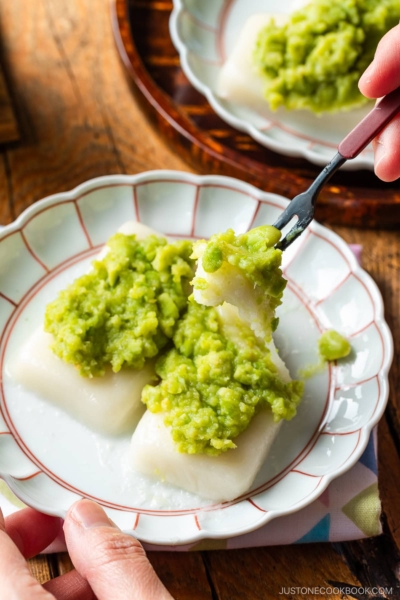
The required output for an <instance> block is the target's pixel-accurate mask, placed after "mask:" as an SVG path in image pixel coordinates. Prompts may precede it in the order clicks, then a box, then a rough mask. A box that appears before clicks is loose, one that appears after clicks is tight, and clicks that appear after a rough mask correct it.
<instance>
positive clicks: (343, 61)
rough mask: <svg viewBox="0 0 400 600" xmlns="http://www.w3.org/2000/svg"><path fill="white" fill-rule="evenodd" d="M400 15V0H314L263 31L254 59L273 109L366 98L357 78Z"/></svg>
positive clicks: (338, 105) (324, 106)
mask: <svg viewBox="0 0 400 600" xmlns="http://www.w3.org/2000/svg"><path fill="white" fill-rule="evenodd" d="M399 18H400V0H313V1H312V2H310V3H309V4H307V5H306V6H305V7H303V8H302V9H300V10H297V11H295V12H293V13H292V14H291V15H290V17H289V19H288V21H287V23H285V24H284V25H283V26H278V25H277V24H275V21H274V20H273V19H271V21H270V23H269V24H268V25H267V26H266V27H265V28H263V29H262V31H261V32H260V34H259V36H258V39H257V42H256V47H255V50H254V62H255V65H256V66H257V67H258V69H259V70H260V73H261V74H262V75H263V76H264V77H265V98H266V100H267V101H268V103H269V105H270V107H271V109H272V110H276V109H277V108H278V107H279V106H284V107H285V108H286V109H289V110H293V109H308V110H312V111H314V112H316V113H321V112H324V111H330V112H334V111H337V110H341V109H350V108H353V107H354V106H359V105H362V104H365V103H366V102H368V99H367V98H365V97H364V96H362V94H361V93H360V91H359V90H358V85H357V84H358V80H359V78H360V76H361V75H362V73H363V72H364V70H365V69H366V68H367V66H368V65H369V63H370V62H371V61H372V59H373V57H374V53H375V50H376V47H377V45H378V42H379V40H380V39H381V38H382V37H383V36H384V34H385V33H386V32H387V31H389V29H391V28H392V27H394V26H395V25H397V24H398V22H399Z"/></svg>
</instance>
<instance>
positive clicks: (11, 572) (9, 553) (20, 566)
mask: <svg viewBox="0 0 400 600" xmlns="http://www.w3.org/2000/svg"><path fill="white" fill-rule="evenodd" d="M0 582H1V598H7V600H54V598H53V596H52V595H51V594H49V593H48V592H46V590H44V589H43V588H42V586H41V585H40V584H39V583H38V582H37V581H36V579H34V578H33V577H32V575H31V574H30V572H29V569H28V565H27V564H26V562H25V559H24V557H23V556H22V554H21V553H20V551H19V550H18V548H17V546H16V545H15V544H14V542H13V541H12V539H11V538H10V537H9V536H8V535H7V533H6V531H5V524H4V519H3V515H2V513H1V510H0Z"/></svg>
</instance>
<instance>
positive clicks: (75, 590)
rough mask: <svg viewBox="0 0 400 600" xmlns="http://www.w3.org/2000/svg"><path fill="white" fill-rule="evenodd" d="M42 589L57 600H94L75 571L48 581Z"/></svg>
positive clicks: (90, 591)
mask: <svg viewBox="0 0 400 600" xmlns="http://www.w3.org/2000/svg"><path fill="white" fill-rule="evenodd" d="M43 587H44V588H45V589H46V590H47V591H48V592H50V593H51V594H53V596H54V597H55V598H56V599H57V600H96V597H95V595H94V594H93V592H92V589H91V587H90V585H89V584H88V582H87V581H86V579H84V578H83V577H82V576H81V575H79V573H78V571H76V570H75V569H74V570H73V571H70V572H69V573H65V575H60V577H56V578H55V579H50V581H48V582H47V583H45V584H44V585H43Z"/></svg>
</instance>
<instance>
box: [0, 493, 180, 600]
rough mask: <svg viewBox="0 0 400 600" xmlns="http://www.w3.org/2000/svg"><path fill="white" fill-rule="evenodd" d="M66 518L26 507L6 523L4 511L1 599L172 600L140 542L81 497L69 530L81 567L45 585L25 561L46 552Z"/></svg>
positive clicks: (71, 513) (0, 526) (0, 537)
mask: <svg viewBox="0 0 400 600" xmlns="http://www.w3.org/2000/svg"><path fill="white" fill-rule="evenodd" d="M60 527H61V520H60V519H59V518H57V517H49V516H47V515H43V514H41V513H38V512H36V511H34V510H33V509H31V508H26V509H24V510H21V511H19V512H17V513H14V514H13V515H11V516H10V517H8V518H7V519H6V522H4V519H3V516H2V514H1V511H0V581H1V594H0V595H1V598H4V599H7V600H54V598H56V599H57V600H96V598H97V599H98V600H110V599H111V598H112V600H128V599H129V600H154V599H155V598H157V600H172V596H170V594H169V593H168V592H167V590H166V589H165V587H164V586H163V585H162V583H161V581H160V580H159V579H158V577H157V575H156V574H155V572H154V570H153V568H152V566H151V565H150V563H149V561H148V560H147V557H146V554H145V552H144V550H143V548H142V546H141V544H140V543H139V542H138V541H137V540H136V539H135V538H133V537H132V536H129V535H127V534H124V533H122V532H121V531H120V530H119V529H118V528H117V526H116V525H115V524H114V523H113V522H112V521H110V519H108V517H107V516H106V514H105V512H104V511H103V509H102V508H101V507H100V506H98V505H97V504H95V503H94V502H91V501H89V500H80V501H79V502H77V503H76V504H74V505H73V506H72V507H71V508H70V510H69V511H68V514H67V517H66V520H65V523H64V533H65V539H66V543H67V548H68V550H69V553H70V556H71V559H72V562H73V563H74V565H75V567H76V570H73V571H71V572H70V573H67V574H65V575H61V576H60V577H57V578H56V579H52V580H51V581H48V582H47V583H45V584H44V585H43V586H41V585H40V584H39V583H38V582H37V581H36V580H35V579H34V578H33V577H32V576H31V574H30V572H29V569H28V566H27V563H26V562H25V559H27V558H31V557H32V556H35V555H36V554H38V553H39V552H41V551H42V550H44V549H45V548H46V547H47V546H48V545H49V544H50V543H51V542H52V541H53V540H54V539H55V538H56V537H57V534H58V533H59V531H60Z"/></svg>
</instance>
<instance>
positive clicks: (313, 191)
mask: <svg viewBox="0 0 400 600" xmlns="http://www.w3.org/2000/svg"><path fill="white" fill-rule="evenodd" d="M345 162H346V158H344V157H343V156H342V155H341V154H339V152H338V153H337V154H336V155H335V156H334V157H333V159H332V160H331V162H330V163H329V164H328V165H327V166H326V167H325V168H324V170H323V171H322V172H321V173H320V174H319V175H318V177H317V178H316V179H315V181H313V183H312V184H311V185H310V187H309V188H308V190H307V191H306V192H303V193H302V194H299V195H298V196H296V197H295V198H293V200H292V201H291V202H290V204H289V205H288V206H287V207H286V209H285V210H284V211H283V213H282V214H281V215H280V216H279V217H278V219H277V220H276V221H275V223H274V227H276V229H279V230H280V231H282V229H283V228H284V227H285V226H286V225H287V224H288V223H289V222H290V221H291V220H292V219H293V217H298V221H297V222H296V224H295V225H294V226H293V227H292V229H291V230H290V231H289V233H287V234H286V236H285V237H284V238H283V239H282V240H281V241H280V242H278V243H277V245H276V248H279V249H280V250H285V249H286V248H287V247H288V246H290V244H291V243H292V242H294V240H295V239H296V238H298V237H299V235H300V234H301V233H302V232H303V231H304V230H305V229H306V227H308V225H309V224H310V223H311V221H312V220H313V218H314V210H315V203H316V201H317V198H318V194H319V193H320V191H321V189H322V187H323V186H324V185H325V183H326V182H327V181H328V180H329V179H330V178H331V177H332V175H333V174H334V173H335V172H336V171H337V170H338V169H340V167H341V166H342V165H343V164H344V163H345Z"/></svg>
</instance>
